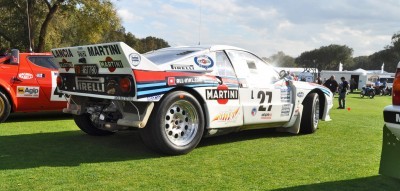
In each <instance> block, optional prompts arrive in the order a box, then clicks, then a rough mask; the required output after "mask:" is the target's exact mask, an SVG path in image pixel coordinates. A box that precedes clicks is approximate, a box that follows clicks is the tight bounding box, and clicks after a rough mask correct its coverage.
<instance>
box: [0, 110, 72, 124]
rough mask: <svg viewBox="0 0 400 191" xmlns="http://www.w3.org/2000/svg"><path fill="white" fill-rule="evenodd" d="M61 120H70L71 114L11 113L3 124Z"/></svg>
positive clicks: (55, 112) (53, 112)
mask: <svg viewBox="0 0 400 191" xmlns="http://www.w3.org/2000/svg"><path fill="white" fill-rule="evenodd" d="M63 119H72V115H71V114H66V113H63V112H61V111H46V112H34V113H12V114H11V115H10V116H9V117H8V118H7V120H6V121H5V122H3V123H4V124H6V123H11V122H29V121H55V120H63Z"/></svg>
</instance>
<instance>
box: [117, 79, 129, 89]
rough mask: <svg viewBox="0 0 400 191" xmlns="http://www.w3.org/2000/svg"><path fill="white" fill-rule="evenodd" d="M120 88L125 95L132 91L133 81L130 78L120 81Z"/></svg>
mask: <svg viewBox="0 0 400 191" xmlns="http://www.w3.org/2000/svg"><path fill="white" fill-rule="evenodd" d="M119 87H120V89H121V91H122V92H123V93H127V92H130V91H131V80H129V78H122V79H121V80H120V81H119Z"/></svg>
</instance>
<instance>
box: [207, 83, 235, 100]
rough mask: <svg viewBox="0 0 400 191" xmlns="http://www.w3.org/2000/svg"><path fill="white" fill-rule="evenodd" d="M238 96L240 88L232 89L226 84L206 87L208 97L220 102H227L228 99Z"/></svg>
mask: <svg viewBox="0 0 400 191" xmlns="http://www.w3.org/2000/svg"><path fill="white" fill-rule="evenodd" d="M238 98H239V96H238V90H230V89H228V87H227V86H226V85H225V84H222V85H219V86H218V87H217V89H206V99H207V100H217V102H218V103H219V104H226V103H228V100H230V99H238Z"/></svg>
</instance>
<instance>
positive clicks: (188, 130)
mask: <svg viewBox="0 0 400 191" xmlns="http://www.w3.org/2000/svg"><path fill="white" fill-rule="evenodd" d="M198 128H199V117H198V114H197V111H196V109H195V107H194V106H193V105H192V104H191V103H190V102H188V101H186V100H179V101H177V102H175V103H174V104H172V105H171V107H170V108H168V110H167V112H166V113H165V119H164V130H165V134H166V136H167V138H168V140H169V141H171V143H173V144H175V145H177V146H184V145H187V144H189V143H190V142H192V141H193V139H194V138H195V136H196V133H197V131H198Z"/></svg>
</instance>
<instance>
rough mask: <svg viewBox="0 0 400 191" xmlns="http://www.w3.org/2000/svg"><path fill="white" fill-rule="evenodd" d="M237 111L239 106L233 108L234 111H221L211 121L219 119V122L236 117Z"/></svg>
mask: <svg viewBox="0 0 400 191" xmlns="http://www.w3.org/2000/svg"><path fill="white" fill-rule="evenodd" d="M238 113H239V108H237V109H235V110H234V111H228V112H222V113H220V114H218V115H216V116H215V117H214V118H213V120H212V121H211V122H214V121H219V122H227V121H232V120H234V119H236V117H237V115H238Z"/></svg>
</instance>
